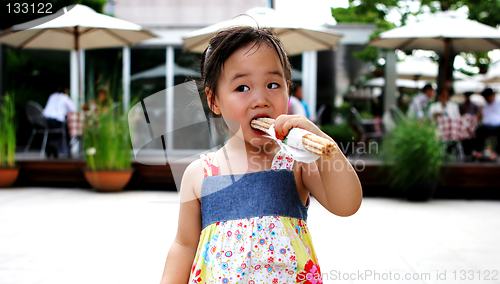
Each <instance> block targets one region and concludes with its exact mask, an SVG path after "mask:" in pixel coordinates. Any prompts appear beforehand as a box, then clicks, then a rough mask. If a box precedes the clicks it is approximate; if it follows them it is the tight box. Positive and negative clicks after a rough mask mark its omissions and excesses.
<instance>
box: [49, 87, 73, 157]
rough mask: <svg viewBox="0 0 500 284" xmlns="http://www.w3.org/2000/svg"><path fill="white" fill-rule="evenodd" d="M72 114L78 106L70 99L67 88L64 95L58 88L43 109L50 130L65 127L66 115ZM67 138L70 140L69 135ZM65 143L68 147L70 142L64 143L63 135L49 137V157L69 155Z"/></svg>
mask: <svg viewBox="0 0 500 284" xmlns="http://www.w3.org/2000/svg"><path fill="white" fill-rule="evenodd" d="M71 112H76V106H75V103H74V102H73V101H72V100H71V99H70V98H69V96H68V89H67V88H66V89H64V93H61V88H58V89H57V91H56V92H55V93H53V94H52V95H50V97H49V99H48V101H47V104H46V105H45V108H44V109H43V115H44V116H45V117H46V118H47V123H48V126H49V128H61V127H63V124H64V122H65V121H66V115H67V114H68V113H71ZM66 133H67V132H66ZM66 138H68V135H66ZM63 143H66V146H68V141H63V139H62V134H61V135H60V134H54V135H49V139H48V141H47V156H50V154H53V155H54V157H55V158H57V157H58V156H59V154H63V155H68V152H65V150H68V147H63Z"/></svg>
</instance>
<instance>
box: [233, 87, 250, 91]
mask: <svg viewBox="0 0 500 284" xmlns="http://www.w3.org/2000/svg"><path fill="white" fill-rule="evenodd" d="M236 91H238V92H247V91H250V88H249V87H247V86H245V85H241V86H238V88H236Z"/></svg>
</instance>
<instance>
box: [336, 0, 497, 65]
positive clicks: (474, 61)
mask: <svg viewBox="0 0 500 284" xmlns="http://www.w3.org/2000/svg"><path fill="white" fill-rule="evenodd" d="M357 3H359V4H357ZM417 6H418V9H415V7H417ZM457 9H468V13H469V18H470V19H472V20H476V21H478V22H480V23H483V24H486V25H490V26H493V27H496V26H497V25H498V24H499V23H500V1H498V0H481V1H477V0H440V1H433V0H421V1H417V0H406V1H400V0H361V2H360V1H359V0H349V7H348V8H336V9H332V16H333V17H334V18H335V20H336V21H337V22H339V23H343V22H350V23H352V22H361V23H375V24H376V25H377V30H376V31H375V32H374V33H373V34H372V37H375V36H377V35H378V34H380V33H381V32H383V31H386V30H389V29H391V28H393V27H398V26H403V25H405V24H406V22H407V21H408V19H409V18H411V17H416V16H418V15H420V14H423V13H435V12H439V11H447V10H457ZM395 13H398V14H399V15H400V16H399V18H400V19H399V20H398V21H396V22H395V23H391V22H389V21H388V20H387V18H388V15H389V14H391V15H394V14H395ZM354 56H356V57H357V58H359V59H360V60H363V61H365V62H373V63H375V64H376V62H377V60H378V59H379V54H378V49H376V48H374V47H371V46H367V47H366V48H365V49H364V50H363V51H361V52H358V53H356V54H354ZM462 56H463V57H464V58H465V59H466V62H467V64H468V65H470V66H472V67H480V68H484V67H487V65H488V64H489V62H490V58H489V57H488V54H487V53H486V52H483V53H471V54H462Z"/></svg>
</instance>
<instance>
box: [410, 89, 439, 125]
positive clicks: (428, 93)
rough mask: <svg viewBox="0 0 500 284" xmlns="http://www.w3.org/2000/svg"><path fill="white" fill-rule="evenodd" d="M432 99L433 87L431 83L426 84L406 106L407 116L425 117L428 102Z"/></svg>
mask: <svg viewBox="0 0 500 284" xmlns="http://www.w3.org/2000/svg"><path fill="white" fill-rule="evenodd" d="M432 99H434V88H432V85H431V84H427V85H425V86H424V87H423V88H422V92H421V93H419V94H418V95H416V96H415V97H413V99H412V100H411V103H410V107H409V108H408V114H407V115H408V118H415V117H416V118H418V119H421V118H423V117H425V114H426V113H427V108H428V105H429V102H431V101H432Z"/></svg>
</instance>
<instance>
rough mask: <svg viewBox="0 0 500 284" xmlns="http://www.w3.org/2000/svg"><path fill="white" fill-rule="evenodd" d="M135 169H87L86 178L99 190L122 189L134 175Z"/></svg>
mask: <svg viewBox="0 0 500 284" xmlns="http://www.w3.org/2000/svg"><path fill="white" fill-rule="evenodd" d="M132 173H133V170H124V171H92V170H85V179H87V181H88V182H89V183H90V185H91V186H92V188H94V189H96V190H97V191H121V190H122V189H123V188H124V187H125V186H126V185H127V183H128V182H129V181H130V178H131V177H132Z"/></svg>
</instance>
